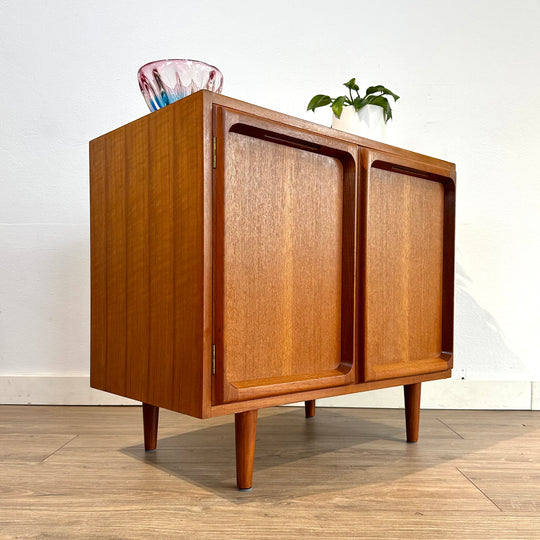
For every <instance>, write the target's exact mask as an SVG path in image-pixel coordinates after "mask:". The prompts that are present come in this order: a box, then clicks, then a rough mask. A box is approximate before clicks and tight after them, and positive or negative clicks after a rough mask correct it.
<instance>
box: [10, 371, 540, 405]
mask: <svg viewBox="0 0 540 540" xmlns="http://www.w3.org/2000/svg"><path fill="white" fill-rule="evenodd" d="M0 403H1V404H10V405H13V404H19V405H21V404H31V405H137V404H138V402H136V401H133V400H131V399H127V398H123V397H120V396H115V395H114V394H109V393H108V392H101V391H100V390H94V389H93V388H90V380H89V377H35V376H32V377H26V376H0ZM317 405H318V406H320V407H374V408H401V407H403V391H402V388H401V387H395V388H385V389H383V390H373V391H370V392H359V393H357V394H347V395H345V396H337V397H332V398H325V399H321V400H317ZM422 407H423V408H424V409H496V410H497V409H501V410H531V409H532V410H540V382H530V381H473V380H460V379H444V380H440V381H432V382H428V383H425V384H423V385H422Z"/></svg>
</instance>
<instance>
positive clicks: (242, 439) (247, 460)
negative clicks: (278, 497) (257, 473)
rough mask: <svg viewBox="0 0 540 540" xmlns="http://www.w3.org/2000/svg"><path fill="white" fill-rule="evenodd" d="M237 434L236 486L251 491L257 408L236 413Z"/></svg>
mask: <svg viewBox="0 0 540 540" xmlns="http://www.w3.org/2000/svg"><path fill="white" fill-rule="evenodd" d="M234 427H235V435H236V487H237V488H238V489H239V490H241V491H249V490H250V489H251V486H252V480H253V458H254V456H255V436H256V434H257V410H254V411H247V412H241V413H236V414H235V415H234Z"/></svg>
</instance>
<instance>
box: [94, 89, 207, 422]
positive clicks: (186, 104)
mask: <svg viewBox="0 0 540 540" xmlns="http://www.w3.org/2000/svg"><path fill="white" fill-rule="evenodd" d="M90 161H91V178H90V182H91V217H92V329H91V334H92V339H91V341H92V369H91V373H92V386H94V387H95V388H99V389H101V390H106V391H109V392H112V393H115V394H119V395H122V396H126V397H129V398H132V399H136V400H139V401H143V402H146V403H149V404H152V405H156V406H159V407H164V408H167V409H172V410H176V411H178V412H182V413H186V414H191V415H194V416H201V415H202V384H203V352H202V351H203V334H204V327H203V326H204V325H203V315H204V310H203V308H204V306H203V297H204V294H203V293H204V292H205V288H204V279H203V270H204V263H205V260H204V256H203V239H204V230H205V229H204V223H203V207H204V204H203V184H204V179H203V170H204V164H203V97H202V94H201V95H197V94H195V95H193V96H190V97H189V98H185V99H184V100H181V102H178V103H175V104H173V105H171V106H169V107H166V108H165V109H163V110H160V111H158V112H156V113H153V114H151V115H148V116H146V117H144V118H141V119H140V120H137V121H136V122H132V123H131V124H128V125H127V126H124V127H122V128H120V129H118V130H115V131H113V132H111V133H109V134H107V135H105V136H103V137H100V138H99V139H96V140H95V141H92V143H91V152H90ZM206 293H208V291H206ZM207 303H208V301H207Z"/></svg>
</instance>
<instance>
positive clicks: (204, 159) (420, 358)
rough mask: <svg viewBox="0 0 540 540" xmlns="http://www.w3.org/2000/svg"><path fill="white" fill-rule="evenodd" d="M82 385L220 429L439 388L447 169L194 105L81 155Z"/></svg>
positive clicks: (270, 117)
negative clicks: (320, 402) (86, 174)
mask: <svg viewBox="0 0 540 540" xmlns="http://www.w3.org/2000/svg"><path fill="white" fill-rule="evenodd" d="M90 195H91V198H90V203H91V265H92V273H91V276H92V277H91V286H92V315H91V326H92V328H91V385H92V386H93V387H94V388H99V389H101V390H106V391H109V392H112V393H115V394H119V395H122V396H126V397H130V398H133V399H136V400H139V401H141V402H142V403H143V412H144V414H143V417H144V425H145V444H146V448H147V449H152V448H155V444H156V442H155V441H156V433H157V420H158V408H159V407H165V408H167V409H171V410H174V411H178V412H180V413H184V414H189V415H192V416H196V417H199V418H208V417H212V416H217V415H223V414H230V413H235V415H236V416H235V418H236V438H237V470H238V487H239V488H243V489H247V488H250V487H251V471H252V467H253V452H254V446H255V428H256V418H257V410H258V409H259V408H262V407H269V406H273V405H279V404H284V403H293V402H298V401H305V402H306V416H307V417H311V416H314V404H315V399H317V398H322V397H328V396H335V395H339V394H345V393H351V392H360V391H365V390H371V389H377V388H384V387H388V386H399V385H403V386H404V387H405V401H406V412H407V414H406V418H407V425H408V440H416V438H417V432H418V414H419V404H420V384H421V382H424V381H429V380H434V379H441V378H445V377H449V376H450V369H451V367H452V366H451V364H452V333H453V279H454V278H453V273H454V207H455V167H454V165H453V164H451V163H447V162H444V161H441V160H437V159H433V158H429V157H426V156H422V155H419V154H416V153H413V152H409V151H405V150H401V149H398V148H394V147H391V146H388V145H384V144H381V143H376V142H373V141H369V140H366V139H362V138H359V137H356V136H353V135H349V134H346V133H343V132H340V131H336V130H332V129H329V128H326V127H323V126H319V125H316V124H312V123H310V122H306V121H302V120H299V119H296V118H292V117H289V116H285V115H283V114H279V113H276V112H273V111H269V110H267V109H263V108H260V107H256V106H253V105H249V104H247V103H243V102H240V101H237V100H234V99H231V98H227V97H225V96H220V95H216V94H213V93H210V92H206V91H202V92H198V93H197V94H194V95H192V96H190V97H188V98H184V99H182V100H181V101H179V102H176V103H174V104H172V105H170V106H168V107H166V108H164V109H161V110H159V111H157V112H155V113H152V114H149V115H148V116H145V117H143V118H141V119H139V120H136V121H135V122H132V123H130V124H128V125H126V126H124V127H121V128H119V129H117V130H115V131H113V132H111V133H108V134H106V135H104V136H102V137H99V138H97V139H95V140H93V141H92V142H91V143H90Z"/></svg>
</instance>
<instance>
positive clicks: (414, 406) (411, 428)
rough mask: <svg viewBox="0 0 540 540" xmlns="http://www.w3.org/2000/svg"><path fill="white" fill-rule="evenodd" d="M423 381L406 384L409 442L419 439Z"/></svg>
mask: <svg viewBox="0 0 540 540" xmlns="http://www.w3.org/2000/svg"><path fill="white" fill-rule="evenodd" d="M421 385H422V383H415V384H406V385H405V386H404V387H403V390H404V394H405V423H406V425H407V442H410V443H412V442H416V441H418V428H419V425H420V388H421Z"/></svg>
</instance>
